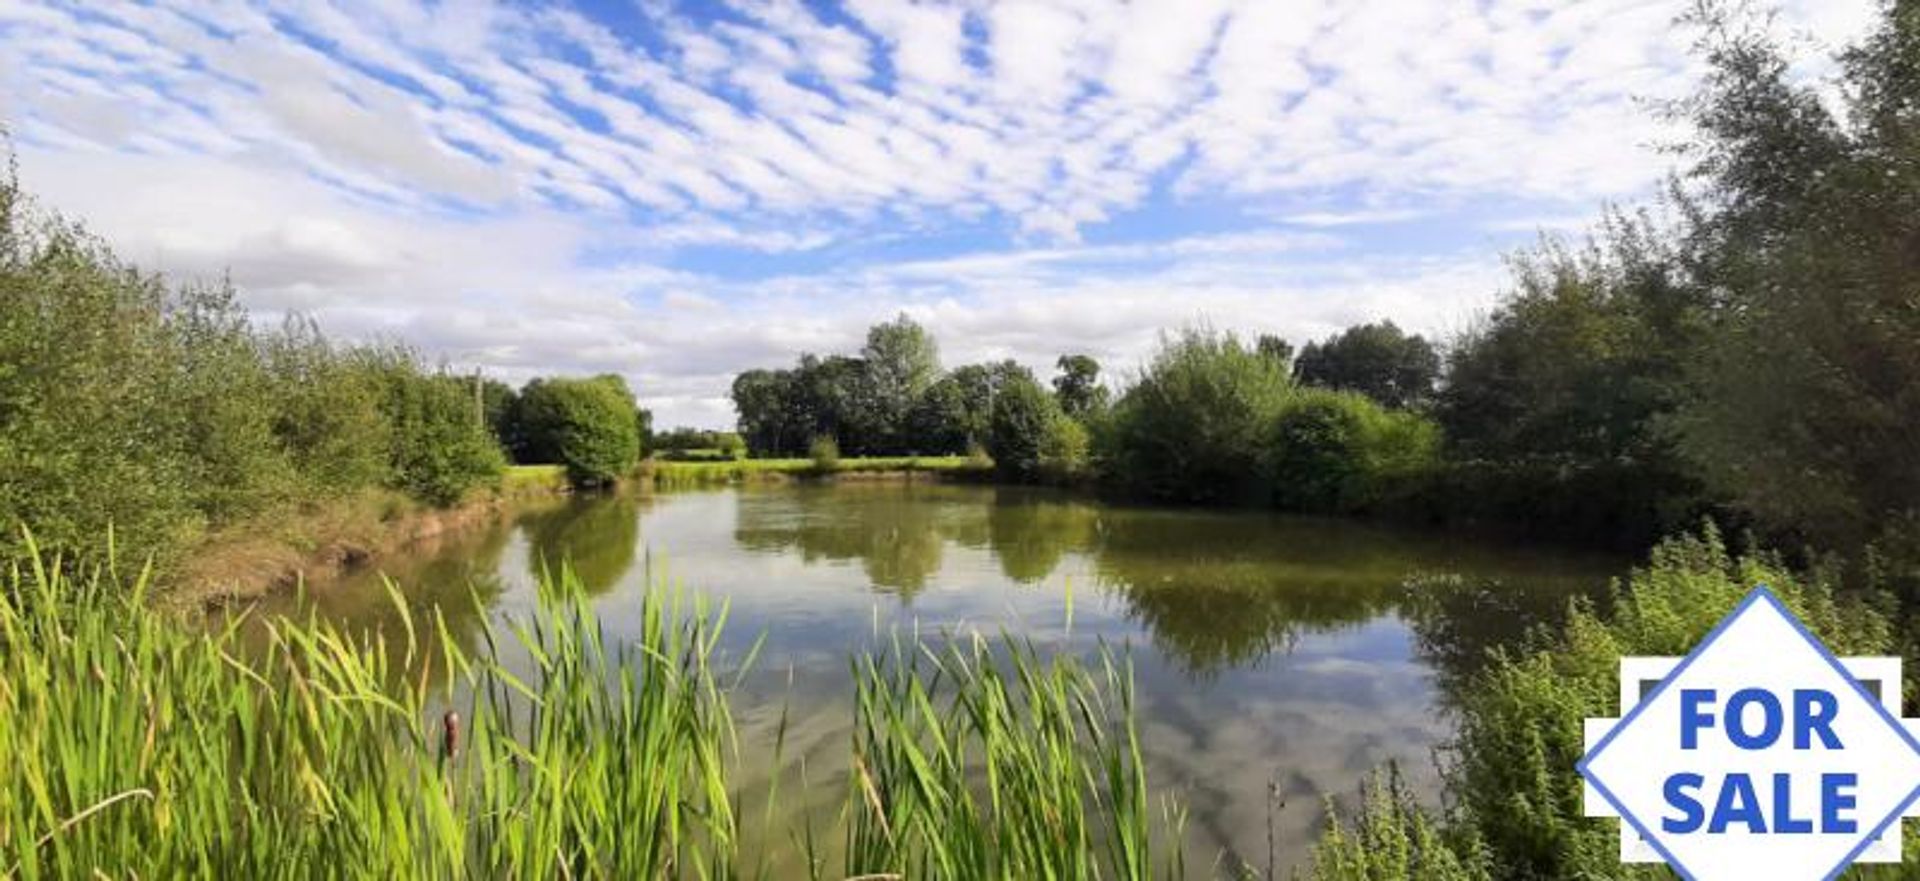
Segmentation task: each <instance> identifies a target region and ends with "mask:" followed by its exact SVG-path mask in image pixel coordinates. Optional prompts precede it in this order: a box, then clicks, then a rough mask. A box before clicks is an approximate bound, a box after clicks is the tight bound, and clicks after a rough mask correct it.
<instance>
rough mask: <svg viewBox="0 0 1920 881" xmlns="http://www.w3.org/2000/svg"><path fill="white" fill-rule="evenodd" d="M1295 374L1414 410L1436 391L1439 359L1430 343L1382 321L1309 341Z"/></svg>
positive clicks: (1302, 379)
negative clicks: (1413, 408)
mask: <svg viewBox="0 0 1920 881" xmlns="http://www.w3.org/2000/svg"><path fill="white" fill-rule="evenodd" d="M1293 375H1294V378H1295V379H1297V380H1299V381H1300V382H1302V383H1304V384H1307V385H1318V386H1324V387H1326V388H1332V389H1342V390H1345V391H1354V392H1359V393H1361V394H1363V395H1366V396H1367V397H1370V398H1372V399H1374V400H1376V401H1379V402H1380V403H1381V404H1382V405H1384V406H1388V407H1412V406H1417V405H1419V404H1422V403H1424V402H1425V401H1426V400H1427V398H1428V396H1430V395H1431V394H1432V393H1433V385H1434V381H1435V380H1436V379H1438V378H1439V376H1440V355H1439V353H1437V352H1435V351H1434V348H1433V345H1432V344H1431V343H1428V342H1427V341H1426V340H1425V339H1422V338H1421V337H1419V336H1418V335H1412V336H1410V335H1408V334H1406V333H1403V332H1401V330H1400V328H1399V327H1396V326H1395V325H1394V323H1393V322H1391V321H1382V322H1380V323H1378V324H1362V325H1359V326H1356V327H1349V328H1347V329H1346V330H1345V331H1344V332H1342V333H1339V334H1336V335H1334V336H1332V337H1329V338H1327V339H1326V340H1323V341H1321V342H1317V343H1308V344H1307V346H1306V348H1304V349H1301V350H1300V359H1299V361H1297V362H1296V363H1295V364H1294V368H1293Z"/></svg>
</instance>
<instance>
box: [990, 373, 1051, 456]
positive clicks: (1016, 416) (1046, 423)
mask: <svg viewBox="0 0 1920 881" xmlns="http://www.w3.org/2000/svg"><path fill="white" fill-rule="evenodd" d="M1061 416H1062V414H1061V412H1060V405H1059V404H1058V403H1057V402H1055V401H1054V399H1053V396H1052V395H1050V394H1047V391H1046V389H1044V388H1041V386H1040V383H1039V381H1038V380H1035V379H1034V378H1033V375H1032V374H1031V373H1024V374H1022V375H1020V376H1017V377H1011V378H1009V379H1008V381H1006V382H1004V383H1002V384H1001V385H1000V387H999V388H998V389H997V390H996V391H995V394H994V397H993V415H992V417H991V419H990V422H989V427H988V433H987V452H988V453H989V454H990V455H992V456H993V463H994V466H995V467H997V468H998V469H999V470H1000V472H1001V473H1002V474H1005V475H1007V476H1009V477H1012V478H1015V479H1019V480H1032V479H1034V478H1037V477H1039V476H1041V475H1042V474H1043V473H1044V469H1045V465H1046V447H1047V442H1048V436H1049V434H1050V433H1051V432H1052V431H1053V430H1054V422H1055V420H1056V419H1059V418H1061Z"/></svg>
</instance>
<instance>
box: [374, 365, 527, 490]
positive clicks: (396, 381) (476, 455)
mask: <svg viewBox="0 0 1920 881" xmlns="http://www.w3.org/2000/svg"><path fill="white" fill-rule="evenodd" d="M391 357H394V358H395V359H396V360H393V361H391V362H390V365H391V366H390V367H389V369H388V379H387V381H388V386H387V403H386V407H387V418H388V421H389V424H390V425H392V426H393V471H394V481H395V483H396V485H397V486H398V487H399V488H400V489H402V490H405V491H406V492H407V493H408V494H410V495H412V496H413V497H415V498H418V499H420V500H422V501H425V502H428V503H431V504H435V505H451V504H453V503H455V502H458V501H460V500H461V499H462V498H464V497H465V496H466V494H467V492H468V491H470V490H472V489H474V488H476V487H479V486H485V485H493V484H497V483H498V481H499V479H500V474H501V472H503V471H505V470H506V466H507V458H506V455H505V454H504V453H502V452H501V450H500V445H499V444H498V443H497V442H496V441H495V440H494V437H493V432H492V431H490V430H488V428H487V426H486V423H485V422H484V421H483V420H481V419H479V418H477V417H476V414H475V412H474V408H473V397H472V393H471V392H470V391H469V389H468V387H467V383H466V381H464V380H462V379H459V378H456V377H451V376H444V375H432V374H426V373H422V372H420V371H419V370H418V369H417V368H415V367H414V366H413V364H412V361H411V359H410V358H408V357H407V356H405V355H404V354H397V355H394V356H391Z"/></svg>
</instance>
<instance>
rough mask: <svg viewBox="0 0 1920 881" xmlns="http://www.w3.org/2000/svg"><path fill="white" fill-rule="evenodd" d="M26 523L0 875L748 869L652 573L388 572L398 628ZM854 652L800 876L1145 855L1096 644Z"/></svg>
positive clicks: (997, 867) (1076, 869) (698, 684)
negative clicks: (210, 584) (178, 570)
mask: <svg viewBox="0 0 1920 881" xmlns="http://www.w3.org/2000/svg"><path fill="white" fill-rule="evenodd" d="M25 546H26V547H27V548H29V549H30V552H29V553H28V554H27V555H25V556H23V557H22V558H20V559H18V560H17V561H15V562H13V563H12V564H9V565H8V566H7V567H6V568H5V569H4V571H0V755H4V756H5V757H6V761H5V762H0V878H7V879H12V878H20V879H41V878H84V877H100V876H106V877H140V878H171V877H220V878H266V879H275V878H294V877H302V878H304V877H310V876H313V875H320V876H325V877H334V878H381V879H384V878H398V877H409V878H412V877H420V878H577V879H584V878H669V877H671V878H731V877H742V876H749V875H757V876H764V875H765V874H766V872H765V870H764V866H762V867H761V868H759V869H754V868H752V867H751V866H747V865H743V855H742V853H741V851H740V838H739V835H738V832H739V819H738V818H739V811H738V810H737V806H736V804H735V802H734V797H733V796H732V795H731V789H730V784H729V780H730V775H731V774H732V772H733V769H734V768H735V767H736V765H737V758H738V757H737V744H736V741H735V735H734V729H733V724H732V718H731V713H730V709H729V696H730V688H731V682H733V681H734V680H732V679H731V678H729V675H728V674H725V673H723V672H722V671H721V670H720V669H719V668H718V663H717V658H718V648H717V646H718V640H719V637H720V635H721V633H722V631H723V628H724V626H725V620H726V611H725V609H724V608H717V609H716V608H710V607H708V606H707V605H705V604H704V603H703V602H702V601H701V600H699V599H698V598H697V597H693V596H690V595H687V594H683V593H680V592H677V591H672V590H669V589H666V588H663V587H655V588H652V589H651V590H650V591H649V592H648V594H647V595H646V597H645V598H644V600H643V602H642V605H641V610H640V612H639V613H638V614H639V617H640V626H639V627H638V635H637V636H636V637H634V638H633V639H632V640H631V641H627V642H622V643H620V644H609V643H608V642H607V641H606V640H605V638H604V635H603V632H602V630H601V627H600V624H599V622H598V620H597V619H596V618H595V617H594V614H593V612H592V610H591V609H590V607H589V606H588V605H587V604H586V601H585V600H584V598H583V594H582V592H581V589H580V586H579V581H578V579H577V578H575V577H574V576H573V575H572V574H571V572H569V571H565V570H562V571H561V572H558V573H549V574H548V575H547V576H545V577H544V578H543V581H544V585H543V588H542V590H541V591H540V595H541V597H542V603H541V607H540V608H539V609H538V610H537V612H535V613H534V614H533V615H532V616H531V617H529V618H526V619H516V620H515V621H514V622H512V623H511V624H509V625H508V626H505V627H504V628H502V629H500V630H498V631H487V632H486V633H485V634H484V638H483V639H482V640H481V642H480V643H479V644H478V645H477V646H476V647H475V648H474V649H472V650H470V651H463V650H462V649H461V648H459V647H458V643H457V642H456V641H455V640H454V638H453V637H452V636H451V635H450V634H449V633H448V632H447V629H446V626H445V624H444V622H443V621H442V620H441V619H439V618H438V617H437V615H436V614H435V613H433V612H431V611H426V610H421V609H415V608H412V607H410V606H409V605H408V604H407V603H406V601H405V599H404V598H403V597H402V596H401V594H400V592H399V591H398V589H394V590H393V593H392V596H393V601H394V603H395V604H396V606H397V608H398V609H399V610H400V611H401V613H402V614H401V618H402V620H404V621H405V622H406V624H405V626H404V627H401V628H399V631H398V632H390V633H375V634H348V633H342V632H340V631H338V630H337V629H335V628H333V627H331V626H329V625H327V624H326V623H324V622H320V621H314V620H306V621H300V620H286V619H280V620H272V621H253V622H245V621H236V622H234V623H231V624H229V625H227V626H225V627H223V628H221V629H218V630H216V631H213V632H210V633H207V632H199V631H197V630H195V629H189V628H186V627H184V626H182V625H181V624H180V623H179V622H177V621H174V620H172V619H169V618H165V617H163V616H161V615H160V614H159V613H156V612H153V611H151V610H150V609H149V607H148V606H147V604H146V602H145V593H146V588H147V585H148V583H149V573H148V572H145V571H143V572H140V573H137V574H130V575H129V574H124V573H119V572H116V571H114V570H113V569H112V568H111V567H110V566H108V567H105V568H93V569H88V570H85V571H82V572H73V571H71V570H70V568H69V567H67V566H65V565H62V561H59V560H42V559H41V558H40V557H39V556H38V554H37V553H33V552H31V548H32V542H31V539H29V540H28V541H27V542H26V543H25ZM507 656H515V657H518V656H525V657H527V658H530V659H531V662H530V663H531V672H527V668H526V667H525V666H522V667H520V668H518V669H520V670H521V671H522V672H521V673H520V674H516V673H515V672H513V670H511V669H509V667H508V666H507V665H506V664H504V663H502V662H501V661H500V660H498V659H499V658H502V657H507ZM750 663H751V655H749V656H748V657H747V658H746V659H741V660H740V664H738V665H735V666H736V667H738V666H744V665H747V664H750ZM853 664H854V667H855V670H856V672H857V673H858V680H859V684H858V702H857V703H858V710H857V713H858V719H857V724H856V726H855V727H856V734H855V736H854V738H853V742H852V744H851V749H852V750H853V751H854V759H853V760H852V761H851V762H850V763H849V766H850V767H851V768H852V769H853V770H851V771H850V772H849V775H848V780H847V792H848V797H847V802H846V804H845V806H844V807H843V808H842V810H841V812H840V814H839V816H838V818H837V819H834V820H832V821H831V822H832V823H833V824H834V828H833V829H832V830H828V831H824V832H820V831H819V830H815V829H814V828H813V826H812V822H813V821H812V820H809V821H808V822H807V823H806V824H805V828H802V829H794V830H791V834H792V835H793V836H795V837H796V838H803V839H804V840H805V841H806V842H808V847H809V851H810V852H812V853H815V854H816V855H817V854H818V853H819V852H820V851H819V849H817V848H815V847H813V843H815V842H818V841H822V840H825V841H836V840H844V841H845V842H846V843H847V845H848V848H847V851H846V858H845V863H846V869H847V871H846V872H845V873H841V872H837V871H831V870H830V867H829V866H828V861H827V860H825V859H816V860H815V861H814V862H813V863H812V864H811V865H812V866H813V874H814V876H815V877H816V878H844V877H848V876H849V875H855V874H861V873H879V872H892V871H904V872H906V873H908V874H907V877H916V878H919V877H940V878H952V879H973V878H978V879H1013V878H1045V877H1051V878H1091V877H1100V878H1145V877H1150V876H1152V875H1153V874H1154V863H1153V859H1154V852H1155V851H1154V848H1153V842H1154V835H1155V833H1156V826H1155V825H1154V815H1153V812H1152V811H1150V810H1149V809H1148V804H1149V798H1148V795H1147V792H1148V790H1147V781H1146V777H1145V772H1144V768H1143V766H1142V764H1141V760H1140V755H1139V746H1138V739H1137V736H1136V735H1135V733H1134V730H1133V727H1132V722H1131V716H1132V712H1131V711H1132V686H1131V682H1130V679H1129V677H1128V675H1127V674H1126V672H1125V668H1124V666H1122V665H1118V664H1115V663H1113V662H1111V661H1109V662H1108V663H1107V664H1105V665H1104V667H1103V668H1102V669H1101V671H1100V673H1099V674H1098V675H1096V674H1095V673H1091V672H1089V671H1087V670H1085V669H1083V668H1082V667H1081V666H1080V665H1079V664H1078V663H1076V662H1075V661H1074V660H1072V659H1071V658H1056V659H1049V660H1042V659H1041V658H1040V657H1039V656H1038V655H1037V654H1036V653H1035V652H1034V651H1033V650H1032V649H1031V648H1028V647H1024V646H1019V645H1007V646H1006V647H1005V648H1004V650H1002V651H1000V652H996V651H994V650H993V649H990V648H989V647H988V646H987V645H985V644H983V643H980V642H975V643H970V644H962V645H958V646H948V647H947V648H945V649H933V648H922V647H920V646H919V645H918V644H914V646H913V647H912V648H910V649H909V648H903V647H900V646H896V648H895V651H894V653H893V654H892V655H889V656H885V657H879V658H866V657H861V658H856V659H854V661H853ZM448 708H452V709H453V710H454V711H456V712H457V713H458V719H457V722H455V723H454V730H455V731H457V736H456V737H455V738H454V739H453V740H452V741H449V740H448V739H447V737H446V735H445V733H444V732H445V730H446V729H445V727H444V725H445V724H446V723H445V719H446V718H447V717H444V716H443V713H445V712H446V711H447V710H448ZM776 749H777V747H776ZM770 799H771V797H770ZM779 815H780V814H778V813H777V812H776V811H775V810H774V809H773V807H772V805H771V803H770V804H768V805H767V806H766V816H767V817H769V818H772V817H775V816H779ZM769 822H770V823H771V820H769ZM1160 831H1164V830H1160ZM816 833H818V834H816ZM1170 840H1172V841H1175V842H1177V840H1178V835H1177V830H1176V832H1175V834H1174V835H1173V837H1172V838H1171V839H1170ZM1160 860H1161V862H1162V863H1164V864H1167V865H1177V863H1178V851H1177V849H1176V850H1174V851H1170V852H1169V853H1168V855H1166V856H1164V857H1161V858H1160Z"/></svg>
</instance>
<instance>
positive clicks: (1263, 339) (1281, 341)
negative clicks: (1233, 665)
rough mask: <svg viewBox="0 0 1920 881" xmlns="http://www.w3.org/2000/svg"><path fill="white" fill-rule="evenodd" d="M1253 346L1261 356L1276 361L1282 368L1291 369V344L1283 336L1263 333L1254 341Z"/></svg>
mask: <svg viewBox="0 0 1920 881" xmlns="http://www.w3.org/2000/svg"><path fill="white" fill-rule="evenodd" d="M1253 348H1254V350H1255V351H1257V352H1259V353H1260V354H1261V355H1262V356H1265V357H1267V358H1271V359H1273V360H1274V361H1276V362H1278V363H1279V364H1280V368H1281V369H1282V370H1287V371H1291V370H1293V344H1292V343H1290V342H1287V341H1286V339H1285V338H1283V337H1280V336H1276V335H1274V334H1270V333H1263V334H1261V335H1260V337H1259V339H1256V340H1255V341H1254V346H1253Z"/></svg>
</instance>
